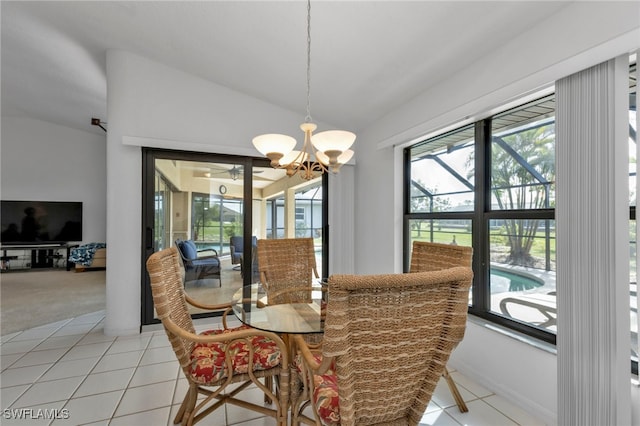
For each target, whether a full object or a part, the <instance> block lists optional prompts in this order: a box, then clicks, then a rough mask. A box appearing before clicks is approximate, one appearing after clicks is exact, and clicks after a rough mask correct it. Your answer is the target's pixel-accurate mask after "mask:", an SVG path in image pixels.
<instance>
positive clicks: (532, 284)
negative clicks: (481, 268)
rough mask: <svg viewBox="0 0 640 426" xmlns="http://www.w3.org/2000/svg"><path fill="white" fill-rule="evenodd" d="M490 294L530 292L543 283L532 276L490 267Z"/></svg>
mask: <svg viewBox="0 0 640 426" xmlns="http://www.w3.org/2000/svg"><path fill="white" fill-rule="evenodd" d="M490 273H491V293H506V292H509V291H523V290H532V289H534V288H538V287H542V286H543V285H544V281H543V280H542V279H540V278H538V277H534V276H533V275H530V274H527V273H524V272H518V271H514V270H510V269H504V268H500V267H495V266H492V267H491V272H490Z"/></svg>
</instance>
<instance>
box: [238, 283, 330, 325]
mask: <svg viewBox="0 0 640 426" xmlns="http://www.w3.org/2000/svg"><path fill="white" fill-rule="evenodd" d="M312 299H313V301H312V302H311V303H287V304H281V305H266V303H267V296H266V293H265V291H264V289H263V288H262V287H261V286H260V284H253V285H251V286H250V287H244V288H241V289H240V290H238V291H237V292H236V293H235V295H234V301H235V303H234V305H233V313H234V314H235V316H236V317H237V318H238V319H239V320H240V321H242V322H243V323H244V324H247V325H249V326H251V327H254V328H257V329H260V330H265V331H273V332H276V333H291V334H305V333H321V332H322V331H323V329H324V317H321V315H320V305H321V300H322V291H320V287H318V290H317V291H313V292H312Z"/></svg>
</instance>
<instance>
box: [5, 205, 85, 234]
mask: <svg viewBox="0 0 640 426" xmlns="http://www.w3.org/2000/svg"><path fill="white" fill-rule="evenodd" d="M0 217H1V222H2V234H1V235H0V242H1V243H2V245H20V244H53V243H66V242H70V241H75V242H77V241H82V202H80V201H7V200H2V201H0Z"/></svg>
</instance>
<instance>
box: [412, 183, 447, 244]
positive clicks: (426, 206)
mask: <svg viewBox="0 0 640 426" xmlns="http://www.w3.org/2000/svg"><path fill="white" fill-rule="evenodd" d="M437 194H438V188H437V187H436V188H426V187H425V186H424V184H423V182H422V181H420V180H417V181H416V182H412V185H411V211H412V212H428V213H432V212H441V211H446V210H449V208H450V207H451V201H450V200H449V199H448V198H442V197H439V196H438V195H437ZM425 222H426V223H433V219H428V220H412V221H411V229H412V230H414V231H418V235H417V236H416V237H417V238H420V237H421V233H422V225H423V224H424V223H425Z"/></svg>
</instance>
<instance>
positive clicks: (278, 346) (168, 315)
mask: <svg viewBox="0 0 640 426" xmlns="http://www.w3.org/2000/svg"><path fill="white" fill-rule="evenodd" d="M147 270H148V272H149V276H150V279H151V291H152V293H153V303H154V305H155V308H156V311H157V315H158V318H159V319H160V320H161V321H162V325H163V326H164V329H165V331H166V333H167V336H168V338H169V341H170V342H171V346H172V348H173V350H174V352H175V354H176V357H177V358H178V361H179V362H180V366H181V367H182V371H183V373H184V375H185V377H186V378H187V381H188V383H189V390H188V391H187V394H186V395H185V397H184V400H183V401H182V405H181V406H180V409H179V410H178V413H177V414H176V417H175V419H174V423H181V424H183V425H192V424H195V423H196V422H198V421H199V420H202V418H203V417H205V416H206V415H208V414H210V413H211V412H213V411H214V410H216V409H217V408H219V407H220V406H222V405H223V404H224V403H230V404H234V405H238V406H240V407H243V408H246V409H250V410H254V411H257V412H259V413H261V414H262V415H268V416H271V417H274V418H275V419H276V421H277V423H278V425H282V426H284V425H286V423H287V407H288V399H289V362H288V359H289V357H288V351H287V347H286V345H285V344H284V342H283V341H282V339H280V337H278V336H277V335H276V334H275V333H271V332H266V331H261V330H256V329H253V328H250V327H247V326H241V327H237V328H228V327H227V324H226V315H227V313H228V312H229V311H230V310H231V306H232V303H231V302H230V303H225V304H219V305H204V304H200V303H198V302H196V301H195V300H193V299H191V298H190V297H189V296H188V295H187V294H186V293H185V292H184V287H183V285H182V277H181V275H182V271H181V267H180V259H179V257H178V250H177V248H175V247H170V248H168V249H165V250H162V251H159V252H156V253H153V254H152V255H151V256H150V257H149V259H148V260H147ZM187 304H190V305H193V306H196V307H198V308H201V309H207V310H222V309H224V310H225V311H224V315H223V329H220V330H209V331H205V332H203V333H200V334H196V331H195V329H194V326H193V322H192V320H191V316H190V314H189V311H188V308H187ZM263 377H264V380H265V381H267V380H269V381H270V380H272V379H273V378H277V379H279V380H278V383H279V386H278V392H276V393H274V392H272V391H271V384H270V383H269V385H268V386H265V384H263V383H261V382H260V381H259V380H258V379H259V378H263ZM232 384H239V385H238V386H237V387H234V386H232ZM251 384H254V385H255V386H257V387H258V388H259V389H260V390H261V391H262V392H264V393H265V399H268V400H270V401H272V403H273V404H274V405H275V408H273V409H271V408H267V407H265V406H263V405H257V404H254V403H251V402H248V401H245V400H242V399H240V398H237V397H236V395H237V394H238V393H239V392H240V391H242V390H244V389H245V388H246V387H247V386H249V385H251ZM201 395H202V396H204V399H199V397H200V396H201ZM150 397H152V396H150Z"/></svg>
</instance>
